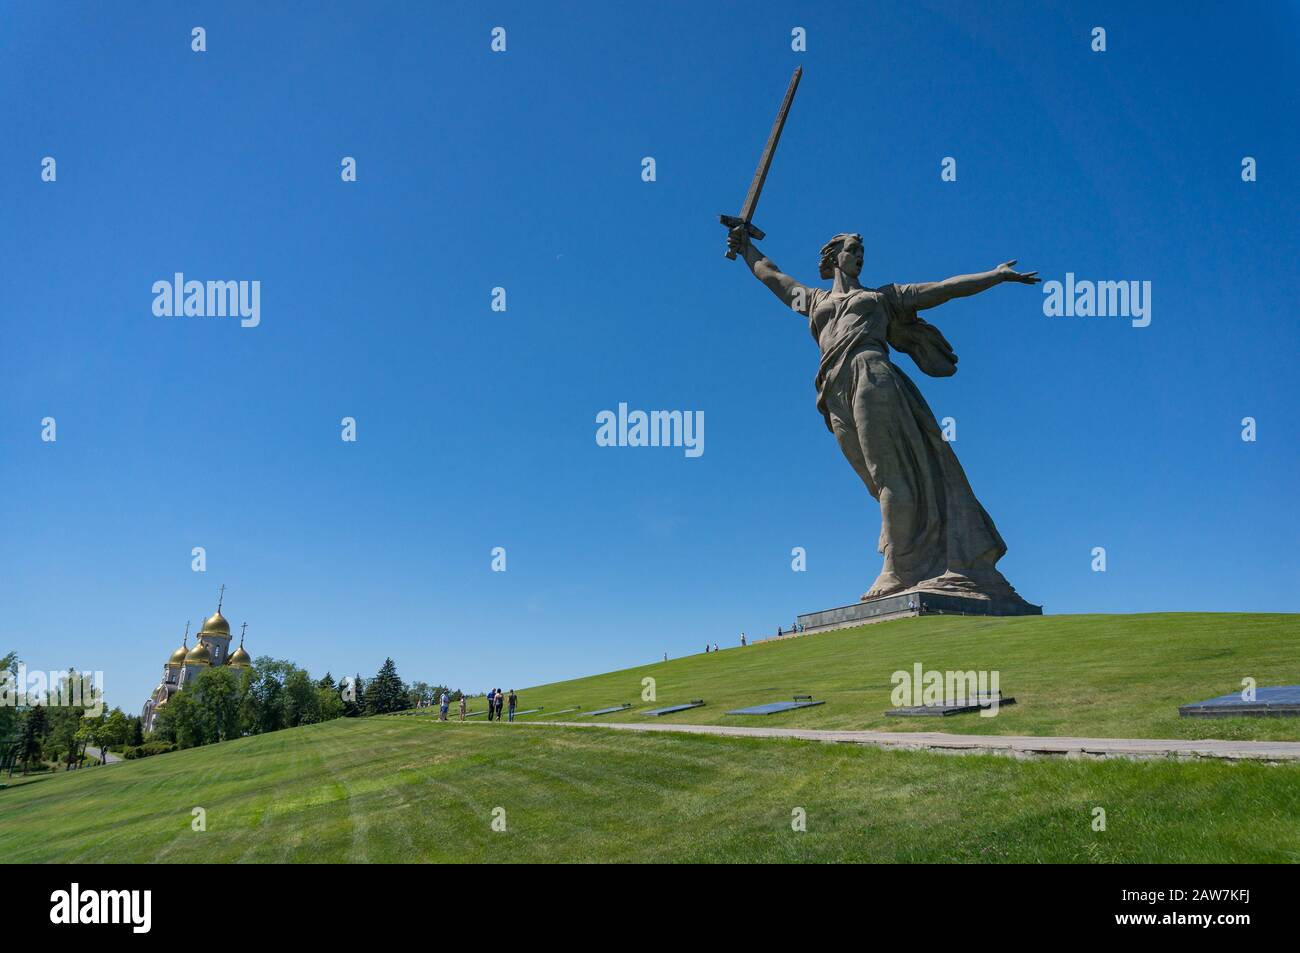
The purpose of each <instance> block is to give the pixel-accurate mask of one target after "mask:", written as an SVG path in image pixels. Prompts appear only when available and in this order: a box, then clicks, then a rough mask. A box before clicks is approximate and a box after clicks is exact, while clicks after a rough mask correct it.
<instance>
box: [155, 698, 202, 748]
mask: <svg viewBox="0 0 1300 953" xmlns="http://www.w3.org/2000/svg"><path fill="white" fill-rule="evenodd" d="M194 694H195V693H194V692H192V691H190V690H189V689H184V690H182V691H179V692H176V693H175V694H174V695H172V697H171V698H170V699H168V700H167V704H166V705H165V706H164V707H163V709H162V710H161V711H159V712H158V721H157V723H156V724H155V726H154V730H153V734H154V739H155V740H158V741H170V742H172V744H174V745H176V747H178V748H194V747H197V746H199V745H202V744H207V742H208V738H207V737H206V736H205V735H204V733H203V725H202V723H201V722H200V721H199V718H198V713H197V712H196V711H195V705H194Z"/></svg>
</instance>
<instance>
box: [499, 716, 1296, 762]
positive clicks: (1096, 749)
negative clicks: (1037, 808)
mask: <svg viewBox="0 0 1300 953" xmlns="http://www.w3.org/2000/svg"><path fill="white" fill-rule="evenodd" d="M520 724H526V725H563V726H565V727H568V728H609V729H614V730H615V731H672V732H679V733H684V734H699V735H727V736H730V737H739V738H797V739H799V740H801V741H827V742H840V743H845V744H858V745H875V746H876V747H878V748H902V749H905V750H911V751H939V752H944V753H947V754H1001V755H1010V756H1012V757H1017V758H1032V757H1035V756H1040V755H1057V756H1064V757H1067V758H1129V759H1134V758H1136V759H1145V758H1221V759H1224V760H1227V761H1300V741H1184V740H1180V739H1172V738H1169V739H1164V738H1066V737H1061V738H1053V737H1045V736H1044V737H1039V736H1037V735H950V734H947V733H946V732H942V731H834V730H827V729H816V728H760V727H758V726H754V727H750V726H748V725H664V724H655V723H651V722H619V721H615V722H602V723H600V724H593V723H592V722H578V721H550V722H544V721H529V722H521V723H520Z"/></svg>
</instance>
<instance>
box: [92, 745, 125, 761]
mask: <svg viewBox="0 0 1300 953" xmlns="http://www.w3.org/2000/svg"><path fill="white" fill-rule="evenodd" d="M101 751H102V757H103V760H104V763H105V764H117V763H118V762H119V761H121V760H122V759H121V758H119V757H118V756H117V755H115V754H113V752H111V751H103V749H100V748H96V747H95V746H94V745H86V754H88V755H89V756H90V757H92V758H98V757H101Z"/></svg>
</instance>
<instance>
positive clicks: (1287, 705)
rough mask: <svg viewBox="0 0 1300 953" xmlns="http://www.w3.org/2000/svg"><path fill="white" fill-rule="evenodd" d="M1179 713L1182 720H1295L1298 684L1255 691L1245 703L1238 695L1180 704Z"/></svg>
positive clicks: (1299, 704) (1298, 705) (1298, 711)
mask: <svg viewBox="0 0 1300 953" xmlns="http://www.w3.org/2000/svg"><path fill="white" fill-rule="evenodd" d="M1178 714H1179V715H1181V716H1182V717H1183V718H1296V717H1300V685H1274V686H1272V687H1269V688H1258V689H1256V690H1255V700H1254V701H1246V700H1244V699H1243V698H1242V697H1241V692H1234V693H1233V694H1231V695H1220V696H1219V697H1218V698H1210V699H1207V700H1206V701H1203V702H1193V703H1192V704H1190V705H1180V706H1179V708H1178Z"/></svg>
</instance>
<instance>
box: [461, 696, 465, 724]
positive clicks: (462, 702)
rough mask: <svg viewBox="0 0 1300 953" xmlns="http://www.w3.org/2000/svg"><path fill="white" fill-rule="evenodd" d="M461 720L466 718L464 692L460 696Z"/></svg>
mask: <svg viewBox="0 0 1300 953" xmlns="http://www.w3.org/2000/svg"><path fill="white" fill-rule="evenodd" d="M460 720H461V721H464V720H465V696H464V695H463V694H462V695H461V696H460Z"/></svg>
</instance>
